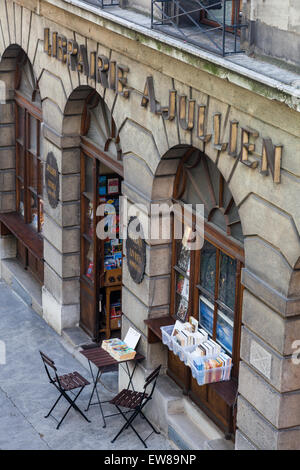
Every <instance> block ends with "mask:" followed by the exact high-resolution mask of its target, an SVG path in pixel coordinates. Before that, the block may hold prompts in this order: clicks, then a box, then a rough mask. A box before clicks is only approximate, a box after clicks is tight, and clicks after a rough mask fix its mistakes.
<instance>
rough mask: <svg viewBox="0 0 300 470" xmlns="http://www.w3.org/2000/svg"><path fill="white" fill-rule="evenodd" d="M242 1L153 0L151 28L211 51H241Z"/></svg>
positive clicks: (244, 25)
mask: <svg viewBox="0 0 300 470" xmlns="http://www.w3.org/2000/svg"><path fill="white" fill-rule="evenodd" d="M240 20H241V19H240V0H151V28H152V29H156V30H159V31H161V32H164V33H166V34H168V35H170V36H174V37H176V38H181V39H183V40H184V41H185V42H188V43H191V44H194V45H196V46H199V47H201V48H204V49H207V50H209V51H211V52H215V53H218V54H221V55H222V56H225V55H228V54H236V53H239V52H242V51H241V49H240V31H241V28H245V27H247V25H246V24H242V23H241V21H240Z"/></svg>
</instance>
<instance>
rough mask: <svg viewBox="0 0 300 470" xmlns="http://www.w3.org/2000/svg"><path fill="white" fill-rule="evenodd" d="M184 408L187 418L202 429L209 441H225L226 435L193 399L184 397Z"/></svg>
mask: <svg viewBox="0 0 300 470" xmlns="http://www.w3.org/2000/svg"><path fill="white" fill-rule="evenodd" d="M183 407H184V412H185V414H186V415H187V417H188V418H189V419H190V420H191V421H192V422H193V423H194V424H195V425H196V426H197V427H198V428H199V429H201V431H202V432H203V433H204V434H205V435H206V436H207V440H208V441H214V440H222V439H224V433H223V432H222V431H221V430H220V429H219V428H218V426H217V425H216V424H215V423H214V422H213V421H212V420H211V419H210V418H209V417H208V416H207V415H206V414H205V413H204V412H203V411H202V410H201V409H200V408H199V407H198V406H197V405H196V404H195V403H194V402H193V401H192V400H191V399H189V398H187V397H184V398H183Z"/></svg>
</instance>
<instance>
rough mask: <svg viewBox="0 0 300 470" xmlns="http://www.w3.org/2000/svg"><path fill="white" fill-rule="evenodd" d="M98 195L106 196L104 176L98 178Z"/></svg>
mask: <svg viewBox="0 0 300 470" xmlns="http://www.w3.org/2000/svg"><path fill="white" fill-rule="evenodd" d="M99 195H100V196H105V195H106V176H104V175H102V176H99Z"/></svg>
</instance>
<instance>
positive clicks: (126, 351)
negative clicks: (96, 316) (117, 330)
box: [101, 327, 141, 361]
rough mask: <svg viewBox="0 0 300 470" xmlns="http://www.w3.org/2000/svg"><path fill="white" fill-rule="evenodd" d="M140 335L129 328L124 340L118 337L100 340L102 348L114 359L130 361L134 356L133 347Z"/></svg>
mask: <svg viewBox="0 0 300 470" xmlns="http://www.w3.org/2000/svg"><path fill="white" fill-rule="evenodd" d="M140 337H141V334H140V333H139V332H138V331H136V330H134V329H133V328H131V327H130V328H129V330H128V331H127V334H126V336H125V338H124V341H122V340H121V339H118V338H113V339H105V340H104V341H102V345H101V346H102V348H103V349H104V350H105V351H107V352H108V353H109V354H110V355H111V356H112V357H113V358H114V359H116V361H130V360H131V359H134V358H135V355H136V352H135V347H136V345H137V343H138V341H139V339H140Z"/></svg>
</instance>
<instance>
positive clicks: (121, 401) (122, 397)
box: [110, 389, 148, 410]
mask: <svg viewBox="0 0 300 470" xmlns="http://www.w3.org/2000/svg"><path fill="white" fill-rule="evenodd" d="M147 397H148V395H147V394H144V393H143V392H134V391H133V390H127V389H125V390H122V391H121V392H120V393H118V395H117V396H116V397H115V398H113V399H112V400H111V401H110V403H111V404H112V405H118V406H123V407H125V408H129V409H131V410H134V409H135V408H136V407H137V406H139V405H140V403H141V400H142V399H143V398H147Z"/></svg>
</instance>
